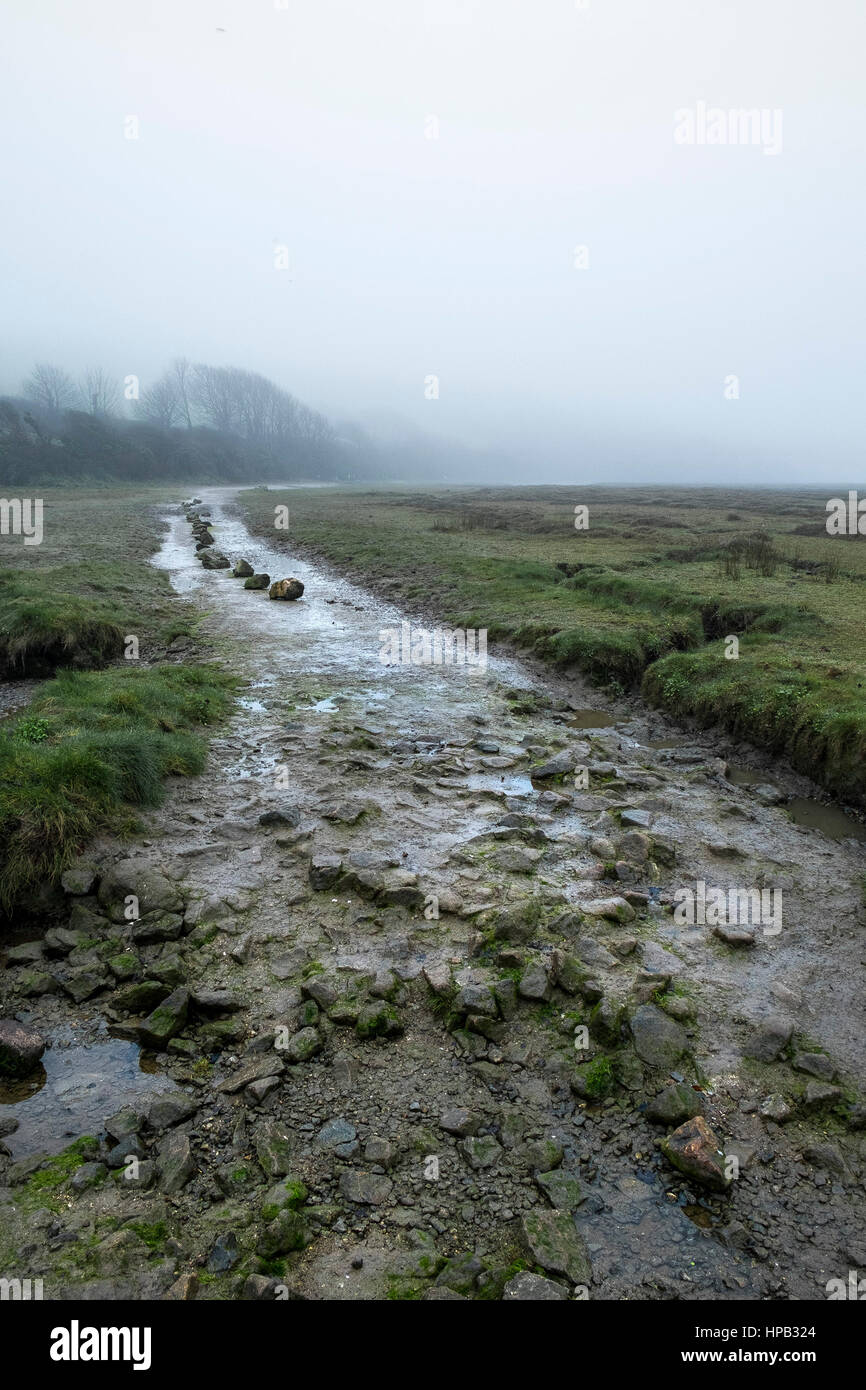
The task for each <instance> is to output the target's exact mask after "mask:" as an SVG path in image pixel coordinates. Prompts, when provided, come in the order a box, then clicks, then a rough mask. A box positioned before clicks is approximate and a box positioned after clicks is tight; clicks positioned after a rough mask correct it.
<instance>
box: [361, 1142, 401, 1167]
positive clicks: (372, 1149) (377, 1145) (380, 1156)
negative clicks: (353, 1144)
mask: <svg viewBox="0 0 866 1390" xmlns="http://www.w3.org/2000/svg"><path fill="white" fill-rule="evenodd" d="M364 1159H365V1161H366V1162H367V1163H374V1164H377V1165H378V1166H379V1167H380V1168H390V1167H391V1165H392V1164H393V1163H394V1162H396V1159H397V1150H396V1149H395V1147H394V1145H393V1144H391V1143H390V1142H389V1141H388V1140H387V1139H381V1138H379V1137H378V1136H377V1135H371V1136H370V1138H369V1139H368V1140H367V1142H366V1144H365V1145H364Z"/></svg>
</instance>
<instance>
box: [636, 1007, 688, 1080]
mask: <svg viewBox="0 0 866 1390" xmlns="http://www.w3.org/2000/svg"><path fill="white" fill-rule="evenodd" d="M630 1027H631V1035H632V1038H633V1039H634V1049H635V1052H636V1053H637V1055H638V1057H640V1059H641V1061H642V1062H646V1064H647V1066H649V1067H661V1068H664V1069H665V1070H666V1071H669V1070H670V1068H671V1067H673V1066H675V1065H676V1063H677V1062H678V1061H679V1059H680V1058H681V1057H682V1056H683V1054H684V1053H685V1052H688V1048H689V1041H688V1038H687V1037H686V1034H685V1031H684V1029H683V1028H681V1027H680V1025H679V1024H678V1023H676V1022H675V1021H674V1020H673V1019H672V1018H668V1016H667V1014H663V1013H662V1012H661V1010H660V1009H657V1008H656V1007H655V1005H654V1004H642V1005H641V1007H640V1008H639V1009H637V1010H636V1011H635V1013H634V1014H632V1017H631V1020H630Z"/></svg>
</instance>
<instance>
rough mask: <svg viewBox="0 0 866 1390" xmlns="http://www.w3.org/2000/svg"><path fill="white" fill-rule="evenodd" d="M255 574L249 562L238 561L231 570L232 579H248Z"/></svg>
mask: <svg viewBox="0 0 866 1390" xmlns="http://www.w3.org/2000/svg"><path fill="white" fill-rule="evenodd" d="M254 573H255V571H254V569H253V567H252V565H251V564H250V562H249V560H238V562H237V564H236V565H235V567H234V569H233V570H232V578H233V579H249V578H251V576H252V575H253V574H254Z"/></svg>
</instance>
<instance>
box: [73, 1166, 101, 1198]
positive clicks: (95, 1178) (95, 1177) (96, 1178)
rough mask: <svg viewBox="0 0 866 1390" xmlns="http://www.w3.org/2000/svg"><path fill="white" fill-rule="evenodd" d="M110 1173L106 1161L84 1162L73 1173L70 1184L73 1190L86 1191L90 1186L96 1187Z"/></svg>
mask: <svg viewBox="0 0 866 1390" xmlns="http://www.w3.org/2000/svg"><path fill="white" fill-rule="evenodd" d="M107 1174H108V1169H107V1168H106V1166H105V1164H104V1163H82V1165H81V1167H80V1168H76V1170H75V1172H74V1173H73V1175H72V1180H71V1182H70V1184H69V1186H70V1187H71V1188H72V1191H73V1192H86V1191H87V1189H88V1187H96V1185H97V1184H98V1183H101V1182H102V1180H103V1178H105V1177H106V1176H107Z"/></svg>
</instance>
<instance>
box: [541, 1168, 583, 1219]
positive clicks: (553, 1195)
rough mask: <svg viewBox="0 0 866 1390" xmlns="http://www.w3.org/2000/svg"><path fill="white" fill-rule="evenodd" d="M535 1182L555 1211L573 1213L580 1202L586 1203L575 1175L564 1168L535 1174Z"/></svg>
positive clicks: (581, 1186)
mask: <svg viewBox="0 0 866 1390" xmlns="http://www.w3.org/2000/svg"><path fill="white" fill-rule="evenodd" d="M535 1181H536V1183H537V1184H538V1186H539V1187H540V1188H541V1191H542V1192H543V1193H544V1195H545V1197H546V1198H547V1200H548V1201H549V1202H550V1205H551V1206H552V1207H555V1208H556V1210H557V1211H575V1210H576V1208H577V1207H579V1206H580V1204H581V1202H585V1201H586V1193H585V1192H584V1190H583V1184H582V1183H581V1181H580V1178H579V1177H578V1175H577V1173H570V1172H568V1171H567V1169H565V1168H554V1169H552V1171H551V1172H549V1173H536V1175H535Z"/></svg>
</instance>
